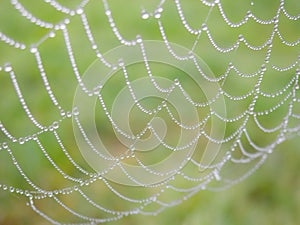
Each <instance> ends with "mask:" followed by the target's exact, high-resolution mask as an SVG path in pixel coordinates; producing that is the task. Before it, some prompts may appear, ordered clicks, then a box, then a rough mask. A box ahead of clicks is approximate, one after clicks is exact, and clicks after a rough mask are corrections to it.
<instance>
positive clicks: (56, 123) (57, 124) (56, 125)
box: [52, 121, 59, 129]
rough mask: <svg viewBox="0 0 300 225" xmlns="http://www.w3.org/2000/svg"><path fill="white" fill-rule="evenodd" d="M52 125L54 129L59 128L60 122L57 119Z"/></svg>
mask: <svg viewBox="0 0 300 225" xmlns="http://www.w3.org/2000/svg"><path fill="white" fill-rule="evenodd" d="M52 127H53V129H57V128H59V123H58V122H57V121H55V122H54V123H53V124H52Z"/></svg>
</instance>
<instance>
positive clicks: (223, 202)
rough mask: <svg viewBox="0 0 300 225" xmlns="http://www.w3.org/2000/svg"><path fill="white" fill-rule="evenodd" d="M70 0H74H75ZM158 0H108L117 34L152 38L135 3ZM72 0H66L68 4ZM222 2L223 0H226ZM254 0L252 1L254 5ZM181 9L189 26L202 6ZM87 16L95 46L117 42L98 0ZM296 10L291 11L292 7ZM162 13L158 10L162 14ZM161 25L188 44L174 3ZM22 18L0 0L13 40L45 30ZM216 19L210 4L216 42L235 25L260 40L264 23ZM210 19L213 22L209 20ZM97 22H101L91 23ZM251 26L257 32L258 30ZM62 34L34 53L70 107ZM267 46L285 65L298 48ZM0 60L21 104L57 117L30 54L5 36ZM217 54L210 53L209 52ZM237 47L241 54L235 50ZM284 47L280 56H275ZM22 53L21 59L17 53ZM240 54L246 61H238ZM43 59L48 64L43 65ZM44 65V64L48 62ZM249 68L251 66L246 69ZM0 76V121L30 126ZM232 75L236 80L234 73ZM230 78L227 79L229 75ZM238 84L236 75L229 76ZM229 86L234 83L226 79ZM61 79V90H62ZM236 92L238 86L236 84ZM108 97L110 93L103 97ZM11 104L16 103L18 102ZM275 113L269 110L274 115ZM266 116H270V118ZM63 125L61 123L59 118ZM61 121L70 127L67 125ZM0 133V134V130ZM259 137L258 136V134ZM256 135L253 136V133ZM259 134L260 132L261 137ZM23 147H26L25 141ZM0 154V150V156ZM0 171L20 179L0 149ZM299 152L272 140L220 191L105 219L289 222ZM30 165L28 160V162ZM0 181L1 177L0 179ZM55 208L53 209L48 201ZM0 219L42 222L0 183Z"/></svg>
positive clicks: (235, 224) (230, 224)
mask: <svg viewBox="0 0 300 225" xmlns="http://www.w3.org/2000/svg"><path fill="white" fill-rule="evenodd" d="M21 2H22V3H23V4H24V5H26V7H28V9H30V11H32V12H33V13H34V15H37V16H38V17H41V18H43V19H45V20H50V21H56V22H57V21H59V20H60V19H61V18H63V16H62V15H61V14H60V13H56V12H55V11H54V10H52V11H51V10H48V8H47V7H45V5H44V4H43V3H41V2H38V3H36V4H38V5H35V4H32V3H30V2H26V1H21ZM77 2H78V1H76V3H77ZM157 2H158V1H155V2H151V3H150V2H149V1H128V2H127V1H126V2H125V1H124V2H120V1H117V0H114V1H109V3H110V4H111V9H112V11H113V13H114V14H113V15H114V16H115V19H116V24H117V26H118V27H119V28H120V32H121V33H122V34H124V37H126V38H128V39H133V38H135V36H136V34H137V33H141V34H142V37H143V38H145V39H159V33H158V27H157V24H156V23H155V21H154V20H153V19H150V20H149V23H148V24H147V26H144V22H142V21H141V20H140V19H137V18H140V10H141V8H140V5H143V6H144V7H145V8H151V9H154V6H155V5H156V4H157ZM278 2H279V1H271V0H270V1H264V2H262V1H255V5H258V6H256V7H255V10H256V13H257V14H258V15H260V16H261V17H263V18H264V17H266V18H269V17H270V16H272V15H274V12H275V10H276V9H277V8H276V7H277V6H278ZM289 2H290V3H291V4H287V8H288V9H289V10H290V11H292V10H293V11H295V12H296V13H297V12H298V11H297V8H298V10H299V7H297V6H298V5H297V1H296V0H295V1H289ZM76 3H66V4H71V5H76ZM227 3H228V4H227ZM259 4H260V5H259ZM224 5H225V7H226V9H227V10H228V11H230V16H231V17H232V18H233V19H236V20H239V19H241V18H242V17H243V15H244V14H245V9H247V7H246V6H247V5H249V1H244V2H243V3H241V2H239V4H236V3H230V1H224ZM124 8H130V9H131V11H130V13H124ZM184 10H186V12H187V13H186V16H187V19H188V20H189V21H190V22H191V24H192V25H193V26H194V27H195V28H198V27H199V24H201V23H199V21H203V20H204V19H205V15H206V13H207V9H206V10H204V11H201V12H202V13H197V12H198V10H201V9H200V8H199V3H198V2H197V1H191V2H189V3H184ZM87 11H88V12H89V14H88V19H89V20H90V23H91V27H92V30H93V31H94V32H95V33H94V34H95V39H96V42H97V43H99V45H100V46H101V51H102V52H106V51H108V50H110V49H112V48H113V47H116V46H117V45H119V42H118V41H117V40H116V38H115V37H114V36H113V35H112V33H111V29H110V27H109V26H108V23H107V19H106V18H105V15H104V10H103V6H102V3H101V2H100V1H95V0H94V1H91V4H89V5H88V6H87ZM298 13H299V12H298ZM163 15H164V14H163ZM162 19H163V22H164V26H165V27H166V32H167V33H168V37H169V38H170V41H172V42H176V43H178V44H181V45H183V46H186V47H191V45H192V43H193V41H194V36H192V35H189V34H188V33H187V32H186V31H185V30H184V28H183V27H182V26H179V24H181V22H180V20H179V18H178V15H177V13H176V9H175V6H174V4H173V5H172V4H171V5H170V11H169V17H165V18H164V17H162ZM24 20H25V19H24V18H23V17H20V15H18V13H16V12H15V10H14V9H13V8H12V6H11V5H10V4H9V1H3V2H2V3H0V31H1V32H3V33H5V34H8V35H9V36H12V37H14V38H15V39H17V40H22V41H24V42H25V43H27V44H30V43H34V42H36V41H37V40H39V39H40V38H41V37H42V36H43V35H45V34H46V32H47V31H46V30H45V29H41V28H36V27H35V26H33V25H31V24H30V23H28V22H24ZM221 20H222V19H221V18H219V15H218V12H217V11H213V12H212V15H211V17H210V20H209V22H208V25H209V26H214V27H213V28H214V29H212V32H215V33H213V35H214V36H215V37H216V39H217V40H218V41H219V43H221V44H224V45H226V44H228V43H231V42H233V41H234V40H235V39H236V37H237V35H238V34H239V32H242V33H244V34H245V36H246V37H247V38H248V39H249V40H250V41H251V40H252V41H253V43H261V42H263V40H265V37H266V35H267V34H268V30H267V29H266V30H264V29H262V28H257V27H256V26H254V24H252V23H250V24H249V26H246V27H242V28H241V29H238V30H237V31H232V30H230V29H228V27H226V26H225V24H224V23H221V22H220V21H221ZM74 21H75V22H73V23H71V24H70V35H71V37H72V44H73V46H74V52H75V54H77V55H76V56H77V57H78V58H79V60H78V66H79V69H80V70H81V71H82V72H83V71H84V70H85V69H86V68H87V67H88V66H89V65H90V64H91V62H93V61H94V60H95V56H94V55H93V54H92V52H91V51H90V50H89V48H82V42H83V40H82V36H84V35H82V34H83V32H84V31H83V29H82V27H80V26H78V25H77V23H78V22H79V19H78V18H75V19H74ZM216 24H218V25H217V27H216ZM280 26H281V27H283V28H282V29H283V30H284V31H285V32H284V33H285V35H286V36H287V37H288V38H291V40H293V37H298V36H299V30H300V29H299V28H300V27H299V22H295V23H286V25H285V24H284V25H280ZM99 27H101V29H99ZM258 29H259V35H258V34H257V33H258ZM205 41H206V42H207V40H203V42H201V41H200V42H199V46H201V48H199V49H196V51H197V53H198V54H199V55H200V56H201V57H202V58H203V59H204V60H205V61H206V62H207V64H208V65H209V66H210V67H211V69H212V70H213V72H214V73H215V74H221V73H222V72H224V71H223V70H224V65H226V63H228V61H229V59H228V58H226V57H223V56H222V55H220V54H216V52H215V50H214V49H213V48H212V47H211V46H210V45H205ZM62 43H63V38H62V36H61V35H58V36H57V37H56V39H55V40H49V41H47V43H46V44H45V45H46V46H45V47H44V46H41V49H40V50H41V53H42V56H44V55H45V58H43V59H44V60H45V67H46V69H47V71H48V72H49V74H51V75H50V78H49V79H50V80H51V83H52V84H53V88H54V92H55V93H57V96H59V97H60V98H61V100H62V101H61V103H62V104H63V107H64V108H70V107H71V104H72V99H73V93H74V90H75V88H76V80H75V79H74V77H73V75H72V71H71V69H70V64H69V63H68V62H66V58H67V54H66V50H65V48H64V47H61V46H62ZM277 46H278V47H276V48H275V52H277V54H275V55H277V57H275V59H274V62H279V63H282V65H285V63H287V62H291V60H293V59H294V58H295V56H297V54H299V48H296V50H290V49H288V50H286V49H285V48H284V47H282V46H279V45H277ZM0 51H1V52H0V63H1V65H3V64H4V63H6V62H7V61H11V62H12V63H13V65H16V71H17V72H18V75H19V76H18V79H19V81H20V86H21V88H22V90H23V91H24V93H26V99H28V101H29V102H28V104H29V105H30V106H32V108H33V109H34V110H35V111H34V113H35V115H37V117H38V119H39V120H41V121H43V122H45V123H50V122H51V121H53V119H55V118H57V117H58V113H59V112H57V111H56V110H55V109H54V108H51V107H50V110H49V105H51V103H50V102H49V99H48V98H47V94H46V92H45V90H43V86H42V83H41V81H40V80H39V79H38V78H37V77H38V76H37V74H38V71H37V68H36V65H35V62H34V60H33V59H32V58H30V57H29V54H27V53H20V52H19V51H16V50H14V49H13V48H11V47H7V46H6V45H5V44H3V43H0ZM216 55H217V56H216ZM241 55H242V56H243V57H241ZM283 55H284V57H283ZM261 57H262V55H260V54H257V55H255V56H253V55H249V52H248V51H247V50H246V49H243V47H242V48H241V50H238V52H234V53H233V54H232V55H231V56H230V59H232V60H233V61H235V62H236V63H237V64H239V65H241V68H243V69H245V70H246V71H247V70H249V71H251V70H256V69H257V68H256V67H258V65H260V61H259V60H260V59H261ZM24 58H25V59H26V60H24ZM245 62H247V63H245ZM49 65H51V68H50V66H49ZM48 66H49V68H48ZM253 68H254V69H253ZM2 75H3V74H1V76H0V86H1V90H0V92H1V96H3V97H2V99H1V104H0V107H1V108H0V110H1V121H3V122H4V123H5V124H6V125H7V126H8V127H9V128H10V129H13V132H14V134H16V136H18V135H24V134H26V133H27V131H28V129H31V130H32V131H33V130H34V129H35V128H33V126H32V125H30V123H29V122H28V121H27V120H26V118H24V115H23V113H22V109H21V108H20V107H19V106H16V105H17V103H18V100H17V98H16V96H15V93H14V90H13V89H12V85H11V83H10V80H9V78H8V77H4V76H2ZM235 82H236V81H235ZM233 83H234V82H233ZM234 84H236V85H237V86H239V85H240V84H239V83H234ZM229 86H230V87H233V86H234V85H232V84H230V85H229ZM280 86H283V85H282V83H279V82H278V83H273V84H272V85H270V87H268V88H273V89H274V90H276V89H278V87H280ZM66 87H68V90H69V92H66V91H65V90H66ZM237 92H238V93H239V92H240V89H238V90H237ZM111 101H112V99H111ZM18 107H19V108H18ZM274 120H276V118H275V119H274ZM274 120H273V121H274ZM66 126H68V125H66ZM66 129H71V128H70V127H68V128H66ZM62 136H63V138H64V140H68V141H69V142H70V144H69V145H70V146H72V145H74V143H72V140H73V139H72V137H70V136H71V135H70V134H62ZM0 137H1V139H0V140H1V141H2V140H4V137H2V136H0ZM262 139H264V138H263V137H262ZM45 141H46V142H47V145H48V146H54V145H52V144H51V140H45ZM258 141H259V140H258ZM261 141H263V140H261ZM28 148H32V147H31V146H28ZM1 157H2V158H1ZM21 157H22V158H24V157H28V158H26V159H25V158H24V161H27V163H29V164H28V165H29V167H31V166H32V171H31V172H32V173H33V174H34V173H35V171H38V170H39V168H40V167H42V168H43V166H44V164H43V162H39V158H38V157H37V158H36V159H34V160H35V161H34V164H35V165H30V163H32V155H28V154H27V156H26V154H24V155H21V156H20V158H21ZM0 161H1V164H0V174H1V175H0V178H1V179H2V178H3V179H4V180H10V181H11V180H13V183H15V184H18V185H20V184H21V185H25V184H24V181H23V180H22V179H21V177H12V176H14V175H15V171H13V170H12V168H11V167H12V166H11V162H10V161H9V159H8V158H5V156H3V154H2V155H1V154H0ZM299 162H300V152H299V137H296V138H294V139H293V140H290V141H288V142H287V143H284V144H281V145H280V146H278V147H277V149H276V151H275V152H274V153H273V154H272V155H271V156H270V158H269V159H268V160H267V162H266V163H265V164H264V165H263V166H262V167H261V168H260V169H259V170H258V171H257V172H256V173H254V174H253V175H252V176H251V177H250V178H248V179H247V180H245V181H244V182H242V183H240V184H238V185H235V186H233V187H232V188H230V189H228V190H225V191H223V192H210V191H203V192H200V193H198V194H197V195H196V196H194V197H193V198H192V199H190V200H188V201H186V202H184V203H183V204H181V205H179V206H176V207H173V208H170V209H167V210H165V211H164V212H162V213H161V214H159V215H158V216H156V217H146V216H140V215H135V216H129V217H126V218H124V219H122V220H120V221H117V222H112V223H111V224H112V225H117V224H124V225H125V224H128V225H138V224H145V225H152V224H174V225H176V224H178V225H206V224H207V225H210V224H216V225H241V224H242V225H252V224H266V225H277V224H278V225H281V224H285V225H297V224H299V223H300V216H299V212H300V191H299V190H300V177H299V173H298V171H300V163H299ZM29 170H30V168H29ZM35 176H36V178H37V179H40V181H42V180H43V179H44V180H47V181H49V180H51V182H50V183H55V182H60V181H59V179H60V178H58V177H56V176H57V175H56V173H52V172H51V170H50V169H45V170H44V171H42V174H39V173H38V174H36V175H35ZM0 182H2V180H0ZM53 210H55V209H53ZM0 224H1V225H2V224H3V225H19V224H36V225H42V224H47V223H46V222H45V221H44V220H43V219H42V218H41V217H39V216H38V215H36V214H35V213H34V212H33V211H32V210H31V209H30V208H29V207H28V206H26V205H25V201H24V199H23V198H21V197H19V196H17V195H15V194H8V193H7V192H3V191H0Z"/></svg>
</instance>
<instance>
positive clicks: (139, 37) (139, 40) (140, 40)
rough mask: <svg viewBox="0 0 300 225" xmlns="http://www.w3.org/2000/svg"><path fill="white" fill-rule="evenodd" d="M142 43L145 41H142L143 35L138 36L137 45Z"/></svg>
mask: <svg viewBox="0 0 300 225" xmlns="http://www.w3.org/2000/svg"><path fill="white" fill-rule="evenodd" d="M142 41H143V40H142V37H141V35H137V36H136V42H137V43H142Z"/></svg>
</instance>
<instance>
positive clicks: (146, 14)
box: [141, 10, 150, 20]
mask: <svg viewBox="0 0 300 225" xmlns="http://www.w3.org/2000/svg"><path fill="white" fill-rule="evenodd" d="M141 16H142V19H144V20H146V19H149V17H150V15H149V13H147V12H146V11H145V10H142V13H141Z"/></svg>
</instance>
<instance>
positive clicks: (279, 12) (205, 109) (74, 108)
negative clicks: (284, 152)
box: [0, 0, 300, 224]
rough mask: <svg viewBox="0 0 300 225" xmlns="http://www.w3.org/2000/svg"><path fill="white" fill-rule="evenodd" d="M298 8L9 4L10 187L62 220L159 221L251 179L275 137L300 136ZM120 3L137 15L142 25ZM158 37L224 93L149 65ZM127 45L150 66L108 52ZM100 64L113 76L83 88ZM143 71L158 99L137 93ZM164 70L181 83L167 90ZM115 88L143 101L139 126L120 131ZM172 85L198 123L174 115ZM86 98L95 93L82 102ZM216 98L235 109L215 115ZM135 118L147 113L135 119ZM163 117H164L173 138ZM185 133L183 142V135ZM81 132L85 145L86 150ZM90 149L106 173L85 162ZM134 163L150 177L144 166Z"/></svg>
mask: <svg viewBox="0 0 300 225" xmlns="http://www.w3.org/2000/svg"><path fill="white" fill-rule="evenodd" d="M293 3H294V2H293V1H284V0H281V1H272V3H269V4H267V5H266V6H263V5H262V3H261V2H259V1H257V2H255V1H244V2H243V3H241V5H235V4H236V3H231V4H230V1H219V0H216V1H205V0H201V1H193V3H186V2H184V1H180V0H174V1H160V2H157V4H156V5H155V4H153V3H151V4H149V3H146V2H145V3H137V2H133V3H128V2H126V3H120V2H118V3H114V2H113V1H111V2H110V1H106V0H103V1H102V2H101V1H97V0H90V1H89V0H85V1H82V2H77V3H76V4H75V3H73V5H70V6H67V5H68V3H67V2H66V3H65V5H63V3H59V2H58V1H54V0H44V2H39V3H35V4H37V5H34V4H30V3H26V2H25V1H24V2H22V1H17V0H11V1H10V2H5V3H1V4H3V7H1V10H2V11H3V12H2V13H1V14H2V15H5V12H4V11H7V12H6V15H13V16H14V17H15V18H16V20H12V21H7V20H4V18H1V20H2V21H4V22H3V23H1V29H2V30H0V31H1V32H0V40H1V48H2V49H3V52H10V54H5V55H4V54H3V55H2V54H1V58H0V61H1V63H2V66H1V67H0V79H1V96H2V99H1V122H0V129H1V136H0V137H1V139H0V141H1V145H0V146H1V147H0V159H1V168H2V169H1V171H2V172H1V176H0V177H1V184H0V188H1V191H7V192H10V193H14V194H16V195H19V196H21V197H24V198H25V199H26V201H27V204H28V205H29V206H30V207H31V208H32V210H34V211H35V212H36V213H38V214H39V215H40V216H42V217H43V218H45V219H46V220H47V221H49V222H50V223H52V224H98V223H105V222H109V221H114V220H118V219H121V218H122V217H125V216H128V215H134V214H142V215H157V214H158V213H160V212H161V211H163V210H164V209H165V208H168V207H173V206H175V205H178V204H180V203H182V202H183V201H185V200H187V199H188V198H190V197H192V196H193V195H194V194H196V193H198V192H199V191H201V190H223V189H226V188H228V187H230V186H231V185H234V184H236V183H238V182H240V181H242V180H243V179H245V178H247V177H248V176H250V175H251V174H252V173H253V172H254V171H255V170H257V169H258V168H259V167H260V166H261V165H262V164H263V163H264V162H265V160H266V159H267V157H268V156H269V155H270V154H271V153H272V151H273V150H274V148H275V147H276V146H277V145H278V144H280V143H282V142H284V141H286V140H287V139H289V138H290V137H293V136H295V135H299V130H300V123H299V119H300V111H299V110H300V108H299V102H300V98H299V83H298V82H299V74H300V68H299V60H300V51H299V43H300V38H299V35H300V34H299V32H298V33H297V31H299V30H300V29H299V18H300V14H299V12H297V10H299V9H297V7H293ZM294 4H297V3H294ZM123 9H126V10H127V9H128V10H129V11H130V10H132V11H130V12H131V13H132V14H133V16H132V18H134V20H133V21H131V17H127V16H126V14H125V13H124V12H123V11H122V10H123ZM237 9H238V11H237V12H235V17H233V16H231V15H232V14H233V13H232V10H237ZM261 9H264V10H261ZM262 11H263V12H262ZM294 11H296V12H294ZM11 13H12V14H11ZM119 24H122V26H120V25H119ZM125 24H126V25H127V26H125ZM219 24H222V25H221V26H220V25H219ZM124 26H125V27H124ZM174 30H176V31H174ZM295 30H296V31H295ZM253 32H254V33H255V34H253ZM290 33H291V34H292V35H289V34H290ZM178 34H180V35H178ZM297 35H298V36H297ZM125 37H126V38H125ZM147 40H157V41H159V44H158V45H155V44H154V45H151V43H150V42H148V41H147ZM173 42H174V43H177V44H180V45H182V46H184V47H185V49H184V50H183V48H178V47H177V46H176V45H174V44H173ZM149 43H150V46H155V47H156V49H155V50H157V51H158V49H159V50H161V51H163V50H162V49H161V48H165V50H164V51H165V52H164V54H163V56H165V55H167V57H169V58H172V60H174V61H175V62H176V63H178V64H180V65H181V64H182V63H183V65H185V63H186V64H187V65H189V66H192V67H193V68H194V70H196V72H197V75H198V77H200V78H201V82H203V86H207V87H217V89H216V91H215V92H212V93H210V94H207V93H204V94H199V93H200V92H201V90H198V91H199V93H198V92H197V88H196V89H192V88H191V86H193V85H195V83H193V82H192V81H190V80H188V81H187V80H186V79H185V78H184V76H185V75H184V73H182V71H181V72H179V71H180V68H175V69H174V68H172V69H170V66H169V67H168V68H164V67H163V66H162V65H158V64H157V63H155V62H153V60H151V54H152V52H151V49H149V48H148V46H149ZM118 46H122V47H123V48H125V49H126V52H128V51H129V52H131V51H132V52H133V53H134V54H140V58H141V62H140V63H139V64H138V65H135V64H134V65H128V64H126V62H127V61H126V60H127V59H126V58H128V57H129V56H128V55H126V54H125V55H122V56H118V55H117V56H116V57H115V58H113V57H111V54H109V53H108V54H104V52H107V51H109V50H110V49H113V48H115V47H118ZM117 52H118V51H117ZM136 52H138V53H136ZM158 52H159V51H158ZM160 53H161V52H159V53H158V54H155V52H154V53H153V54H154V57H157V58H160V57H159V54H160ZM200 57H201V60H200V59H199V58H200ZM95 60H96V62H97V63H98V64H99V65H101V66H102V67H103V68H105V69H104V71H107V72H106V73H104V75H107V74H115V75H114V76H113V77H112V78H111V79H110V80H104V78H103V77H101V79H102V78H103V79H102V80H101V82H100V83H99V82H98V83H93V82H92V84H91V83H89V82H86V80H85V78H84V74H85V71H86V70H87V69H88V68H90V65H91V64H92V63H93V62H94V61H95ZM203 62H205V65H206V64H207V66H208V67H209V68H210V69H211V73H210V72H208V71H209V70H204V69H203V68H204V67H205V65H204V64H203ZM156 68H159V69H161V70H159V69H157V70H156ZM164 69H165V70H164ZM166 69H168V70H166ZM170 70H171V72H168V71H170ZM135 71H143V72H141V74H142V75H137V74H135ZM170 74H171V75H170ZM173 74H175V75H174V76H173ZM178 74H179V75H178ZM211 74H213V75H212V76H211ZM114 77H116V78H114ZM140 77H143V78H145V79H147V82H150V83H149V86H150V87H151V90H152V91H153V92H155V93H156V95H157V96H160V98H159V99H158V100H157V99H155V100H153V101H150V102H148V101H147V99H146V100H140V98H139V97H138V93H140V92H143V90H144V91H145V88H142V90H139V89H138V87H141V86H142V85H143V83H141V84H140V83H139V79H138V78H140ZM162 77H164V78H168V79H169V80H171V81H172V82H171V83H170V82H169V83H168V82H167V83H165V84H164V80H162ZM114 79H115V80H114ZM95 84H96V85H95ZM122 85H123V86H122ZM211 85H212V86H211ZM203 86H201V87H203ZM123 87H125V89H122V88H123ZM198 88H199V87H198ZM114 89H116V90H118V91H120V92H122V91H123V92H122V93H123V94H125V93H127V92H128V93H129V94H128V93H127V94H128V95H129V96H130V98H131V99H132V101H133V102H134V105H135V108H134V110H135V112H136V114H134V116H133V119H131V122H130V123H131V126H132V127H136V128H135V131H134V132H131V131H128V130H126V129H125V128H124V127H122V125H121V120H122V119H124V118H125V119H128V120H130V119H129V118H126V117H124V115H122V114H124V112H125V108H122V107H123V106H120V107H119V108H118V104H121V102H122V101H121V100H120V101H119V102H117V103H118V104H117V105H116V106H114V105H113V101H114V100H115V99H116V98H117V97H118V96H117V94H115V93H114ZM62 90H63V91H62ZM124 90H125V91H124ZM126 90H127V92H126ZM138 90H139V91H140V92H139V91H138ZM176 90H177V92H178V93H179V95H180V93H181V96H183V98H182V99H183V100H182V101H180V102H179V104H182V102H185V104H187V105H190V106H192V107H193V108H196V109H197V110H196V111H197V118H198V120H197V121H187V122H186V120H185V119H182V118H181V117H180V116H178V115H177V114H176V113H178V112H176V107H175V108H174V105H176V100H177V101H179V98H178V96H176V97H173V99H175V100H174V102H173V103H172V102H171V100H172V96H173V93H175V92H176ZM195 90H196V91H195ZM202 91H203V90H202ZM78 92H79V93H81V95H82V96H84V99H85V100H82V99H80V100H79V101H73V100H74V99H73V98H74V95H75V93H78ZM89 99H92V100H94V99H96V104H95V105H96V106H94V105H93V106H92V108H88V109H87V111H93V110H95V111H97V113H98V114H97V115H94V114H93V115H94V116H95V117H96V119H95V124H98V125H97V126H96V129H97V131H98V133H99V135H100V136H103V137H102V138H103V140H106V141H103V142H104V143H105V144H107V146H108V147H107V148H108V149H109V153H108V154H106V153H103V152H102V151H101V148H100V150H99V146H97V142H96V141H95V140H94V139H93V138H92V137H91V135H90V133H89V132H90V130H89V129H90V128H89V127H88V126H86V124H85V123H84V121H85V120H84V119H85V118H84V116H82V115H84V113H85V107H86V106H89V105H88V103H87V102H88V101H89ZM203 99H204V100H203ZM219 101H224V102H225V105H226V109H225V110H224V109H221V110H219V109H218V107H217V106H216V103H218V102H219ZM17 102H18V103H17ZM170 102H171V103H170ZM114 107H116V109H115V111H114ZM187 108H188V106H187ZM123 110H124V111H123ZM11 112H13V113H11ZM114 113H115V114H114ZM88 115H90V114H88ZM138 117H145V118H146V119H144V120H142V122H136V123H133V122H132V121H134V120H136V121H137V120H138V119H137V118H138ZM156 117H163V118H164V119H165V121H167V122H165V123H166V124H167V125H168V126H169V127H168V129H167V134H165V136H164V135H162V134H161V133H160V132H161V130H160V129H157V127H156V122H155V121H156V120H154V119H153V118H156ZM165 117H166V118H167V119H166V118H165ZM120 118H121V119H120ZM145 121H146V122H145ZM149 121H150V122H149ZM213 121H217V123H218V124H220V125H218V126H217V127H218V128H220V129H221V128H222V127H226V128H224V133H222V134H221V135H219V134H216V133H214V132H211V130H212V129H213V127H214V125H213V123H214V122H213ZM157 123H158V124H159V123H160V122H159V121H158V122H157ZM99 124H100V125H99ZM72 127H73V128H72ZM162 130H163V129H162ZM176 132H177V133H180V134H182V133H184V135H186V136H185V137H186V139H184V140H182V139H180V141H178V142H174V139H176V140H177V139H178V137H179V136H178V135H177V136H176V134H174V133H176ZM149 133H150V134H149ZM74 134H75V137H74ZM168 134H170V138H169V137H168ZM76 135H77V136H76ZM147 135H150V136H153V137H154V139H155V140H156V142H157V143H158V147H157V146H155V148H154V149H155V151H151V152H150V153H145V152H144V151H143V149H139V148H138V143H143V142H142V141H143V140H144V139H145V137H144V136H147ZM166 135H167V136H166ZM172 135H173V136H172ZM112 136H115V137H116V138H115V137H112ZM174 137H175V138H174ZM261 137H263V138H261ZM78 138H79V139H80V138H81V139H82V140H83V144H84V148H83V147H82V146H78V145H76V143H77V141H78ZM146 139H147V138H146ZM120 140H126V141H127V142H128V143H130V144H124V142H122V141H120ZM128 140H130V141H128ZM186 140H187V141H186ZM126 141H125V142H126ZM207 146H212V147H207ZM214 146H215V147H216V149H217V150H218V151H217V152H215V151H214V149H213V147H214ZM82 148H83V149H84V150H86V149H88V150H86V151H89V154H91V158H92V159H94V160H95V162H96V164H101V168H100V169H99V168H97V169H95V167H94V166H93V165H91V164H90V163H89V160H87V158H86V157H82V155H81V153H82V152H81V151H82ZM141 148H143V145H142V147H141ZM206 152H209V153H210V152H213V153H212V156H213V157H212V158H210V157H208V158H209V160H208V161H206V160H203V157H204V158H205V154H206ZM152 153H153V154H152ZM177 154H179V156H180V158H181V160H182V161H180V162H179V163H177V164H175V166H171V167H168V166H167V167H164V166H166V165H165V164H163V166H162V167H152V166H151V165H152V164H155V163H156V162H157V161H160V160H161V158H168V157H169V156H172V155H177ZM153 162H155V163H153ZM128 164H130V165H134V167H133V169H132V168H131V167H128V166H127V165H128ZM137 167H138V168H139V171H140V170H141V171H143V173H142V177H146V179H142V177H141V176H139V175H137V174H135V170H136V168H137ZM51 173H55V174H56V175H55V176H54V178H53V180H51V179H50V176H49V177H48V175H47V174H51ZM120 174H121V175H120ZM14 177H20V178H21V179H15V178H14ZM48 178H49V179H48ZM148 179H150V180H151V181H150V182H148ZM121 180H122V181H121ZM124 183H125V184H124ZM128 184H129V185H128ZM53 208H57V209H62V210H55V211H54V210H53ZM66 213H68V214H69V215H70V216H68V217H66V216H64V215H65V214H66Z"/></svg>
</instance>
